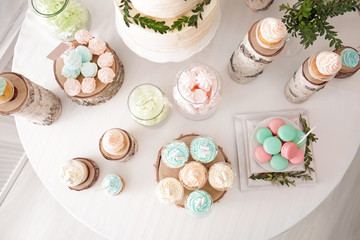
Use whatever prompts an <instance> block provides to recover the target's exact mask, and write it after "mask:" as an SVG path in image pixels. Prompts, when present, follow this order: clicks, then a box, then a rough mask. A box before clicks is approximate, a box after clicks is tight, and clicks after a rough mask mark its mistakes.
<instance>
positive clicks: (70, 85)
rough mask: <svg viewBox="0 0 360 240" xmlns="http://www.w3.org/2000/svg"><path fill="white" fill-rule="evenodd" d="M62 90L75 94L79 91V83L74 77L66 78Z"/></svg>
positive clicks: (68, 93) (71, 94) (70, 94)
mask: <svg viewBox="0 0 360 240" xmlns="http://www.w3.org/2000/svg"><path fill="white" fill-rule="evenodd" d="M64 90H65V92H66V94H67V95H69V96H76V95H78V94H79V93H80V91H81V84H80V82H79V81H78V80H76V79H73V78H68V79H66V82H65V83H64Z"/></svg>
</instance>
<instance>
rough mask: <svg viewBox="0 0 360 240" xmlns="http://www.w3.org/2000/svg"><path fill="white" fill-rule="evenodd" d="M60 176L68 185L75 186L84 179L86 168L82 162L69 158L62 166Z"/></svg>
mask: <svg viewBox="0 0 360 240" xmlns="http://www.w3.org/2000/svg"><path fill="white" fill-rule="evenodd" d="M60 177H61V179H62V180H63V181H64V182H65V183H66V185H67V186H68V187H75V186H78V185H80V184H81V183H83V182H85V181H86V179H87V178H88V168H87V166H86V164H84V163H83V162H80V161H77V160H70V161H68V162H67V163H65V164H64V165H63V166H62V168H61V174H60Z"/></svg>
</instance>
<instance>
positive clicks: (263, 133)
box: [256, 128, 272, 143]
mask: <svg viewBox="0 0 360 240" xmlns="http://www.w3.org/2000/svg"><path fill="white" fill-rule="evenodd" d="M268 137H272V133H271V131H270V129H268V128H259V129H258V130H257V131H256V141H258V142H259V143H264V141H265V139H267V138H268Z"/></svg>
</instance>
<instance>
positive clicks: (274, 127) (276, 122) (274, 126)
mask: <svg viewBox="0 0 360 240" xmlns="http://www.w3.org/2000/svg"><path fill="white" fill-rule="evenodd" d="M282 125H285V122H284V120H282V119H280V118H274V119H272V120H271V121H270V122H269V123H268V125H267V127H268V128H269V129H270V131H271V132H272V133H273V134H275V135H276V134H277V131H278V129H279V127H281V126H282Z"/></svg>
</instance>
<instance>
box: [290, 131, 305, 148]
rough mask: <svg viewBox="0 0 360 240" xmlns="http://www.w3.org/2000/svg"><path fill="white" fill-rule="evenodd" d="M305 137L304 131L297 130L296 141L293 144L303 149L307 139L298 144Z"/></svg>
mask: <svg viewBox="0 0 360 240" xmlns="http://www.w3.org/2000/svg"><path fill="white" fill-rule="evenodd" d="M304 135H305V133H304V132H303V131H300V130H296V136H295V138H294V140H292V142H293V143H295V144H296V145H297V147H298V148H301V147H302V146H304V144H305V143H306V138H305V139H304V140H303V141H302V142H301V143H299V144H297V143H298V142H299V141H300V139H301V138H302V137H303V136H304Z"/></svg>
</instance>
